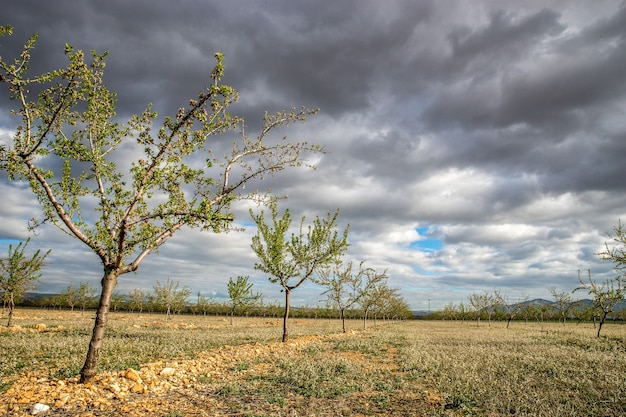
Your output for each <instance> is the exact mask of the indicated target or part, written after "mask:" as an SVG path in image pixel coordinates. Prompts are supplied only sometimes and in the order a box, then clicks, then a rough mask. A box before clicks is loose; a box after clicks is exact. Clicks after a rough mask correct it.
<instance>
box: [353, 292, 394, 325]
mask: <svg viewBox="0 0 626 417" xmlns="http://www.w3.org/2000/svg"><path fill="white" fill-rule="evenodd" d="M394 294H395V290H393V289H391V288H389V286H388V285H387V281H386V280H383V281H380V282H378V283H377V284H376V285H374V287H373V288H372V289H371V291H368V292H367V293H366V294H365V296H364V297H362V298H361V300H360V302H359V304H360V305H361V308H362V309H363V330H366V329H367V317H368V314H369V313H372V315H373V317H374V323H375V322H376V317H377V316H378V314H379V313H380V312H382V311H384V309H385V304H386V300H387V299H389V298H391V297H393V296H394Z"/></svg>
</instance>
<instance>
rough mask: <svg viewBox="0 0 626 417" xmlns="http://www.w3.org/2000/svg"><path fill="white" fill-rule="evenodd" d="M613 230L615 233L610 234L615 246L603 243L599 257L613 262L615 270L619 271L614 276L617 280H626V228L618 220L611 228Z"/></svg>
mask: <svg viewBox="0 0 626 417" xmlns="http://www.w3.org/2000/svg"><path fill="white" fill-rule="evenodd" d="M613 232H614V233H615V235H614V236H612V240H613V243H614V244H615V246H610V245H609V244H608V243H605V244H604V246H605V249H604V252H600V254H599V255H600V257H601V258H602V259H603V260H605V261H609V262H613V264H614V268H615V270H616V271H617V272H619V274H618V276H617V277H616V279H617V280H619V281H625V280H626V228H624V225H623V224H622V222H621V221H618V223H617V226H616V227H614V228H613Z"/></svg>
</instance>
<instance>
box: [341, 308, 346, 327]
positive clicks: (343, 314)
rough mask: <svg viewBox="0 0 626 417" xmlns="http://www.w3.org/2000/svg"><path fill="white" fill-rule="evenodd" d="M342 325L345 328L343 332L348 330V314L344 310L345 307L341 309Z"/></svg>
mask: <svg viewBox="0 0 626 417" xmlns="http://www.w3.org/2000/svg"><path fill="white" fill-rule="evenodd" d="M341 326H342V328H343V332H344V333H345V332H346V314H345V312H344V309H343V308H342V309H341Z"/></svg>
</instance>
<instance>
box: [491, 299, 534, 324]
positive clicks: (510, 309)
mask: <svg viewBox="0 0 626 417" xmlns="http://www.w3.org/2000/svg"><path fill="white" fill-rule="evenodd" d="M493 295H494V299H493V301H494V303H493V305H492V308H493V309H495V308H498V307H500V308H502V309H503V312H504V313H505V315H506V328H507V329H508V328H509V326H510V325H511V321H512V320H513V319H514V318H515V317H516V316H517V315H519V314H520V313H521V312H522V310H523V309H524V303H525V302H526V301H527V300H528V296H527V295H526V296H524V297H523V298H520V299H519V300H517V302H516V303H513V304H511V303H510V302H509V299H508V297H507V296H506V295H505V294H503V293H502V292H500V291H498V290H494V292H493Z"/></svg>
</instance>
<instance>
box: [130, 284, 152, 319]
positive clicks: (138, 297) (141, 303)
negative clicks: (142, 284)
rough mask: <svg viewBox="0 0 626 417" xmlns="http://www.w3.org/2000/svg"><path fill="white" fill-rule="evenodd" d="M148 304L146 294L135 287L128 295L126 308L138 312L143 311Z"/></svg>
mask: <svg viewBox="0 0 626 417" xmlns="http://www.w3.org/2000/svg"><path fill="white" fill-rule="evenodd" d="M147 305H148V294H147V293H146V292H145V291H143V290H140V289H139V288H135V289H134V290H132V291H131V292H130V294H129V295H128V308H129V309H130V310H131V311H137V312H138V313H139V314H141V313H142V312H143V309H144V308H146V306H147Z"/></svg>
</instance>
